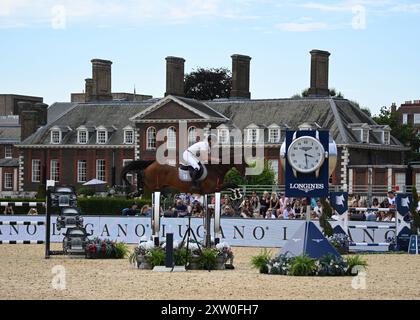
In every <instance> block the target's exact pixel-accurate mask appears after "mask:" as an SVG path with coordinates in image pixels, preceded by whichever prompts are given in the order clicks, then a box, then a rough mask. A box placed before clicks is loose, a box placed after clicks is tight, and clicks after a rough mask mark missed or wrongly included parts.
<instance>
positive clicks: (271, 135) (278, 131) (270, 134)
mask: <svg viewBox="0 0 420 320" xmlns="http://www.w3.org/2000/svg"><path fill="white" fill-rule="evenodd" d="M273 133H275V134H277V138H276V139H274V134H273ZM268 142H270V143H278V142H280V129H277V128H276V129H273V128H271V129H268Z"/></svg>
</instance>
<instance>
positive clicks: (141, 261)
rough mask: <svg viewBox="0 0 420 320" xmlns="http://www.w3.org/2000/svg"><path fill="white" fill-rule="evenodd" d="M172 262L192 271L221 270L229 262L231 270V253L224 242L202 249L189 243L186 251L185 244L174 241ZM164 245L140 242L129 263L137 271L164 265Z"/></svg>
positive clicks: (196, 244)
mask: <svg viewBox="0 0 420 320" xmlns="http://www.w3.org/2000/svg"><path fill="white" fill-rule="evenodd" d="M173 247H174V262H175V265H176V266H183V265H188V266H189V269H192V270H223V269H226V265H227V262H228V261H229V265H228V266H229V268H230V269H232V268H233V258H234V255H233V251H232V249H231V247H230V246H229V244H227V243H226V242H224V243H219V244H218V245H216V246H215V247H212V248H204V247H203V245H201V244H198V243H196V242H190V243H189V245H188V251H187V248H186V243H184V244H182V245H181V244H180V243H178V242H177V241H174V244H173ZM165 250H166V243H165V242H163V243H161V245H160V246H159V247H156V246H155V245H154V243H153V241H141V242H140V244H139V246H138V247H137V248H135V249H134V252H133V253H132V254H131V255H130V257H129V261H130V263H132V264H135V265H136V266H137V267H138V268H139V269H147V270H151V269H153V268H154V267H155V266H163V265H165V256H166V251H165Z"/></svg>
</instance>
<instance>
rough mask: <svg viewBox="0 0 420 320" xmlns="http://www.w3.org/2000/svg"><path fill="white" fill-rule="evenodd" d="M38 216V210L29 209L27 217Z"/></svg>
mask: <svg viewBox="0 0 420 320" xmlns="http://www.w3.org/2000/svg"><path fill="white" fill-rule="evenodd" d="M37 215H38V210H36V208H30V209H29V211H28V216H37Z"/></svg>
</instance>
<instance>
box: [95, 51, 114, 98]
mask: <svg viewBox="0 0 420 320" xmlns="http://www.w3.org/2000/svg"><path fill="white" fill-rule="evenodd" d="M91 62H92V78H93V79H92V80H93V81H92V84H93V86H92V92H93V94H92V100H96V101H99V100H112V91H111V65H112V61H109V60H101V59H93V60H91Z"/></svg>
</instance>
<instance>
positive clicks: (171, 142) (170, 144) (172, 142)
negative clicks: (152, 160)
mask: <svg viewBox="0 0 420 320" xmlns="http://www.w3.org/2000/svg"><path fill="white" fill-rule="evenodd" d="M170 132H173V133H174V136H172V133H171V135H170V134H169V133H170ZM166 137H167V140H166V147H167V148H168V149H171V150H174V149H176V128H175V127H169V128H168V130H167V131H166Z"/></svg>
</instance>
